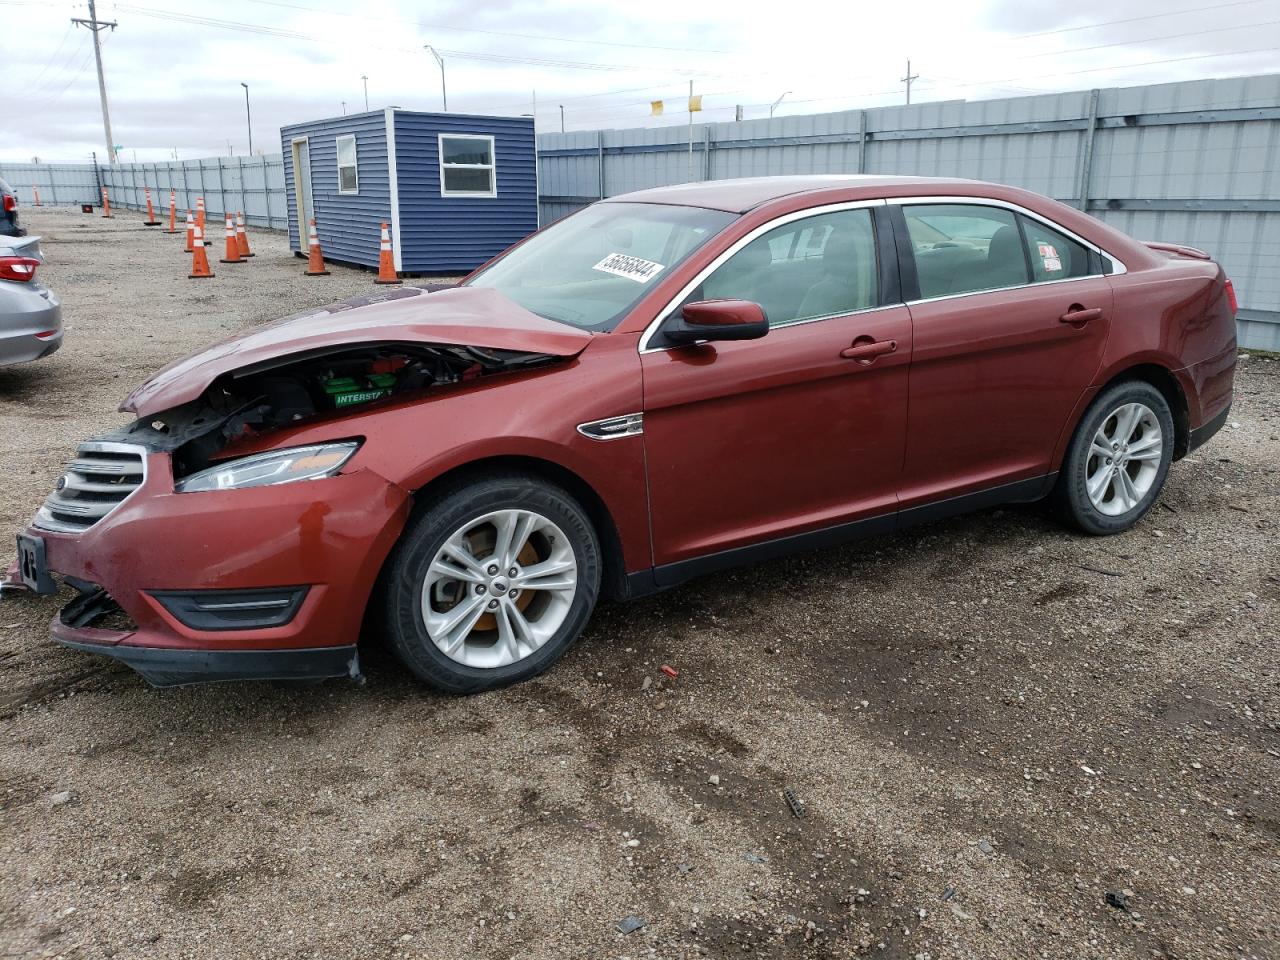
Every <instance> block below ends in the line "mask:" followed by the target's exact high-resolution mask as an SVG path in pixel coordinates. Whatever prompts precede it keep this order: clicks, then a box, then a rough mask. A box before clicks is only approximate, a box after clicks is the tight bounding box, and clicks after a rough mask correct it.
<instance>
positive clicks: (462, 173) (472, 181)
mask: <svg viewBox="0 0 1280 960" xmlns="http://www.w3.org/2000/svg"><path fill="white" fill-rule="evenodd" d="M497 195H498V171H497V167H496V165H495V163H494V158H493V137H465V136H451V135H446V134H443V133H442V134H440V196H442V197H496V196H497Z"/></svg>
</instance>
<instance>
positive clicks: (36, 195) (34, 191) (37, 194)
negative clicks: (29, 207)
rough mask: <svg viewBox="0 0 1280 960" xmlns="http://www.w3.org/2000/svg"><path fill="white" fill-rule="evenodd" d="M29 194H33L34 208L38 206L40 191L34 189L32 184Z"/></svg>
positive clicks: (34, 186)
mask: <svg viewBox="0 0 1280 960" xmlns="http://www.w3.org/2000/svg"><path fill="white" fill-rule="evenodd" d="M31 192H32V193H33V194H35V198H36V206H37V207H38V206H40V191H39V190H37V189H36V185H35V184H34V183H33V184H32V185H31Z"/></svg>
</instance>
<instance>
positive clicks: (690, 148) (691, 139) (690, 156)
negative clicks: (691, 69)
mask: <svg viewBox="0 0 1280 960" xmlns="http://www.w3.org/2000/svg"><path fill="white" fill-rule="evenodd" d="M688 106H689V180H690V182H692V181H693V81H692V80H690V81H689V104H688Z"/></svg>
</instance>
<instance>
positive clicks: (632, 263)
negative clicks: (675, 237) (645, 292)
mask: <svg viewBox="0 0 1280 960" xmlns="http://www.w3.org/2000/svg"><path fill="white" fill-rule="evenodd" d="M591 269H592V270H599V271H600V272H601V273H612V274H613V275H614V276H615V277H626V278H627V279H628V280H634V281H635V282H636V283H648V282H649V281H650V280H652V279H653V278H654V277H656V276H657V275H658V274H660V273H661V272H662V271H663V270H664V269H666V268H665V267H664V266H663V264H661V263H654V262H653V261H652V260H641V259H640V258H639V257H629V256H627V255H626V254H625V253H611V254H609V255H608V256H607V257H605V258H604V259H603V260H601V261H600V262H599V263H597V264H596V265H595V266H594V267H592V268H591Z"/></svg>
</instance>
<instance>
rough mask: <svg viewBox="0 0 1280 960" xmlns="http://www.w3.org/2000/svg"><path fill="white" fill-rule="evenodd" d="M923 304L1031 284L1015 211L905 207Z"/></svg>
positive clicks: (960, 206) (954, 205)
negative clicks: (982, 291)
mask: <svg viewBox="0 0 1280 960" xmlns="http://www.w3.org/2000/svg"><path fill="white" fill-rule="evenodd" d="M902 212H903V215H904V216H905V217H906V220H907V234H908V236H909V237H910V238H911V249H912V251H913V253H914V255H915V261H916V276H917V278H918V279H919V283H920V296H921V298H922V299H928V298H930V297H948V296H954V295H956V294H961V293H975V292H977V291H980V290H996V289H1000V288H1001V287H1016V286H1020V285H1022V284H1025V283H1028V282H1030V273H1029V271H1028V267H1027V256H1026V253H1025V251H1024V249H1023V243H1022V234H1021V232H1020V231H1019V229H1018V221H1017V220H1016V219H1015V217H1014V214H1013V212H1012V211H1011V210H1005V209H1004V208H1002V207H987V206H981V205H978V204H973V205H970V204H960V203H931V204H917V205H911V206H904V207H903V211H902Z"/></svg>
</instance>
